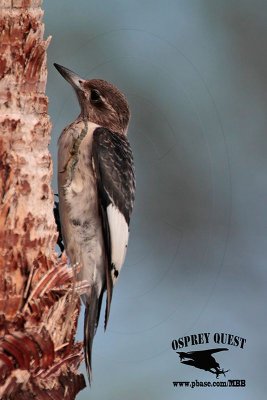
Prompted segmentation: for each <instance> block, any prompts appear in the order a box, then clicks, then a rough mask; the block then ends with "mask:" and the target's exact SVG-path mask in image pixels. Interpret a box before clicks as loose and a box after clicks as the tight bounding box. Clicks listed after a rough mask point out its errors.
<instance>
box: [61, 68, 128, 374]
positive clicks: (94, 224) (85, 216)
mask: <svg viewBox="0 0 267 400" xmlns="http://www.w3.org/2000/svg"><path fill="white" fill-rule="evenodd" d="M55 66H56V68H57V69H58V71H59V72H60V73H61V75H63V77H64V78H65V79H66V80H67V81H68V82H69V83H71V85H72V86H73V87H74V89H75V91H76V94H77V97H78V100H79V103H80V106H81V114H80V115H79V116H78V118H77V119H76V120H75V121H74V122H73V123H72V124H70V125H69V126H67V127H66V128H65V129H64V130H63V132H62V134H61V136H60V138H59V149H58V186H59V212H60V220H61V225H62V235H63V239H64V244H65V247H66V252H67V255H68V257H69V258H70V261H71V263H72V264H74V263H77V262H78V263H80V265H81V267H82V268H81V273H80V276H79V278H80V279H86V280H87V281H88V282H89V284H90V289H89V290H88V292H87V293H86V294H85V295H83V301H84V303H85V322H84V350H85V362H86V367H87V371H88V376H89V381H91V364H92V362H91V354H92V342H93V338H94V335H95V332H96V329H97V325H98V320H99V314H100V309H101V303H102V298H103V294H104V292H105V291H107V301H106V313H105V327H106V325H107V322H108V318H109V312H110V304H111V298H112V290H113V286H114V284H115V283H116V280H117V278H118V276H119V273H120V270H121V267H122V265H123V263H124V259H125V255H126V250H127V244H128V238H129V223H130V216H131V213H132V208H133V203H134V193H135V177H134V166H133V157H132V151H131V148H130V145H129V142H128V140H127V137H126V134H127V127H128V122H129V116H130V113H129V107H128V104H127V101H126V98H125V97H124V96H123V95H122V93H121V92H119V90H118V89H117V88H116V87H115V86H113V85H111V84H110V83H108V82H106V81H103V80H97V79H92V80H89V81H86V80H84V79H81V78H80V77H78V76H77V75H75V74H74V73H73V72H72V71H70V70H68V69H66V68H64V67H62V66H59V65H57V64H55Z"/></svg>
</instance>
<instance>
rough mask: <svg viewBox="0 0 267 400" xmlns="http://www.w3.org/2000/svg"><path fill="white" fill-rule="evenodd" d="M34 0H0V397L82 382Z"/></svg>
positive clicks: (71, 389)
mask: <svg viewBox="0 0 267 400" xmlns="http://www.w3.org/2000/svg"><path fill="white" fill-rule="evenodd" d="M41 2H42V1H41V0H0V126H1V131H0V398H1V399H16V400H19V399H33V398H38V399H62V398H65V399H74V398H75V396H76V394H77V393H78V392H79V391H80V390H81V389H82V388H83V387H84V386H85V382H84V378H83V375H79V374H78V372H77V369H78V367H79V364H80V362H81V360H82V345H81V343H74V335H75V330H76V324H77V318H78V313H79V298H78V294H76V291H75V292H74V291H73V290H72V287H73V284H72V281H73V272H72V270H71V269H69V268H67V266H66V259H65V258H64V257H63V258H62V260H59V259H58V256H57V254H56V253H55V244H56V239H57V233H56V226H55V222H54V216H53V193H52V190H51V175H52V160H51V156H50V154H49V151H48V144H49V141H50V130H51V124H50V121H49V117H48V115H47V106H48V100H47V97H46V96H45V94H44V92H45V86H46V78H47V70H46V49H47V46H48V43H49V39H48V40H46V41H45V40H43V31H44V25H43V23H42V16H43V11H42V10H41V8H40V6H41ZM70 303H72V304H74V312H72V313H71V318H68V320H67V319H66V318H65V316H66V315H68V314H69V313H68V309H69V307H70V305H69V304H70ZM64 396H65V397H64Z"/></svg>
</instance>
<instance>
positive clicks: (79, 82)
mask: <svg viewBox="0 0 267 400" xmlns="http://www.w3.org/2000/svg"><path fill="white" fill-rule="evenodd" d="M54 66H55V68H56V69H57V70H58V72H59V73H60V74H61V75H62V76H63V78H64V79H66V81H68V82H69V83H70V84H71V86H72V87H73V88H74V89H75V90H77V89H80V90H83V83H84V82H85V79H82V78H81V77H80V76H78V75H76V74H75V73H74V72H72V71H71V70H70V69H68V68H65V67H63V66H62V65H59V64H56V63H54Z"/></svg>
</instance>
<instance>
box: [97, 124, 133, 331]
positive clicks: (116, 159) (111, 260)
mask: <svg viewBox="0 0 267 400" xmlns="http://www.w3.org/2000/svg"><path fill="white" fill-rule="evenodd" d="M92 162H93V168H94V171H95V176H96V181H97V188H98V196H99V203H100V210H101V216H102V225H103V235H104V240H105V247H106V254H107V259H108V262H107V274H106V275H107V307H106V319H105V326H106V324H107V321H108V316H109V310H110V303H111V297H112V288H113V285H114V283H115V282H116V279H117V278H118V275H119V272H120V269H121V267H122V265H123V262H124V259H125V255H126V249H127V244H128V237H129V223H130V216H131V213H132V209H133V202H134V194H135V176H134V165H133V156H132V151H131V148H130V144H129V142H128V140H127V138H126V137H125V136H123V135H120V134H118V133H115V132H112V131H110V130H108V129H106V128H102V127H99V128H96V129H95V131H94V134H93V143H92Z"/></svg>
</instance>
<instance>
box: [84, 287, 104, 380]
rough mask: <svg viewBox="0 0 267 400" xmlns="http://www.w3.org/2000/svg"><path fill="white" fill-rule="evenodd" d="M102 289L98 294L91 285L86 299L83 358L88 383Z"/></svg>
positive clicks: (90, 375)
mask: <svg viewBox="0 0 267 400" xmlns="http://www.w3.org/2000/svg"><path fill="white" fill-rule="evenodd" d="M102 298H103V291H101V293H100V295H98V293H97V291H96V288H95V287H94V286H92V288H91V293H90V296H88V297H87V299H86V304H85V316H84V359H85V365H86V370H87V374H88V380H89V384H90V385H91V381H92V346H93V340H94V336H95V333H96V330H97V326H98V321H99V316H100V311H101V305H102Z"/></svg>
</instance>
